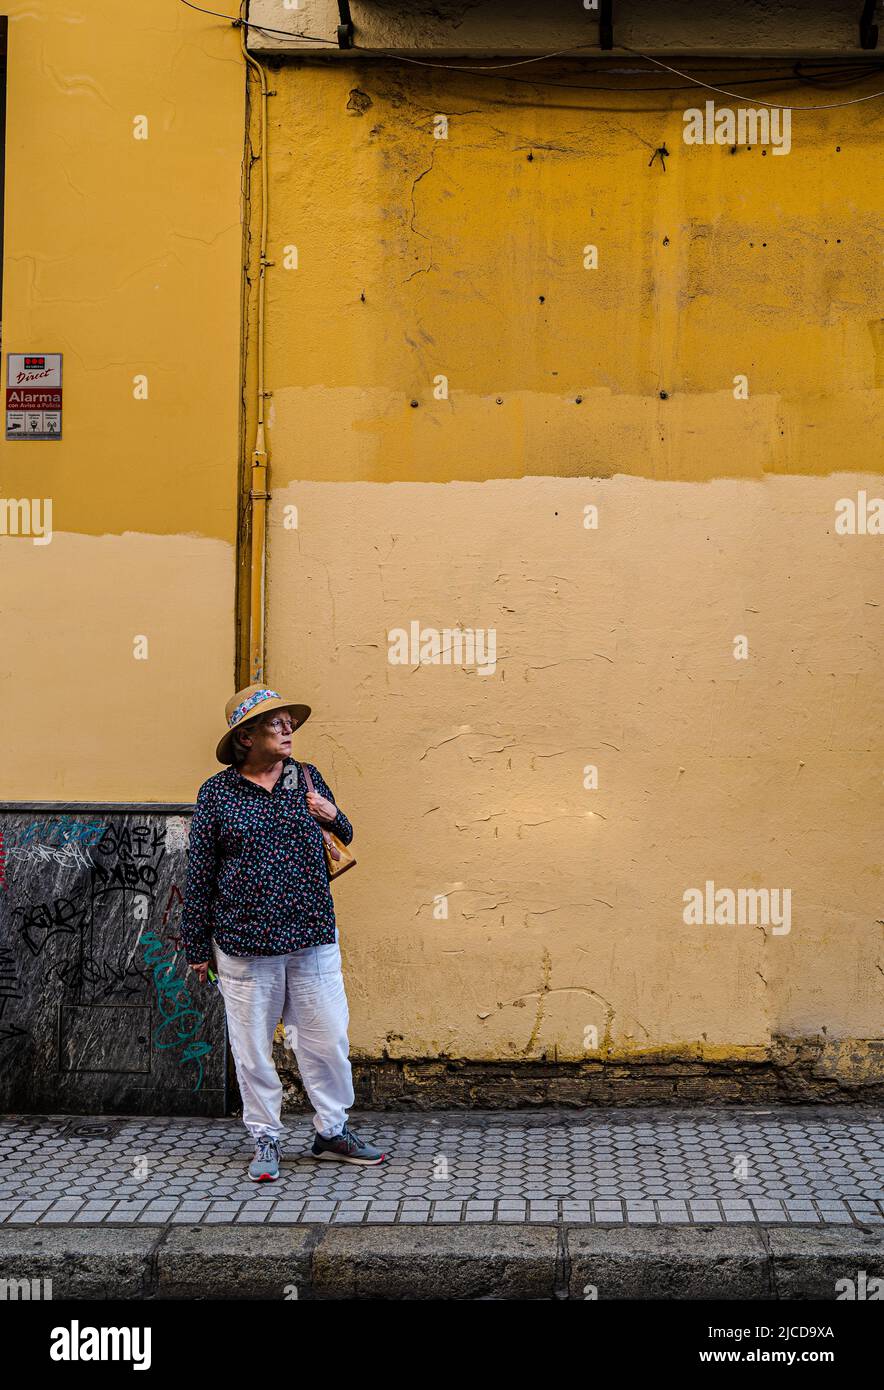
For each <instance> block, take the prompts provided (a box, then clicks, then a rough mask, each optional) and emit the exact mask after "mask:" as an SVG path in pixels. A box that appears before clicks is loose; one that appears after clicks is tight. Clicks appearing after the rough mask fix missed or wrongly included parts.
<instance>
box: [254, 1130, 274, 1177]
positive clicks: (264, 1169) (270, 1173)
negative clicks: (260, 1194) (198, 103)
mask: <svg viewBox="0 0 884 1390" xmlns="http://www.w3.org/2000/svg"><path fill="white" fill-rule="evenodd" d="M249 1177H250V1178H251V1180H252V1182H275V1181H276V1179H277V1178H278V1177H279V1141H278V1140H276V1139H274V1138H273V1136H272V1135H270V1134H259V1135H258V1138H257V1139H256V1140H255V1157H254V1158H253V1159H252V1161H251V1163H250V1164H249Z"/></svg>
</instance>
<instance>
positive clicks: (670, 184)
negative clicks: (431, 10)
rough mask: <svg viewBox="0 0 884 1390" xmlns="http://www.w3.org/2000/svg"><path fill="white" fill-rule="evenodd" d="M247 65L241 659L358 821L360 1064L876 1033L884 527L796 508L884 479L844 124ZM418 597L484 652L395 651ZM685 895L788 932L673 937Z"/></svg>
mask: <svg viewBox="0 0 884 1390" xmlns="http://www.w3.org/2000/svg"><path fill="white" fill-rule="evenodd" d="M552 76H554V77H555V78H556V79H558V80H561V79H562V78H563V77H564V79H565V80H568V75H567V70H564V71H563V70H555V71H554V72H553V73H552ZM570 77H571V79H572V80H579V76H577V72H576V70H571V72H570ZM712 80H713V81H714V78H713V79H712ZM272 85H273V86H274V87H275V88H276V89H277V91H278V95H277V97H276V98H275V99H273V101H272V103H271V113H272V119H271V156H270V158H271V178H272V198H271V210H270V253H269V254H270V256H271V257H272V258H274V259H275V260H276V262H277V267H278V268H277V269H275V270H274V272H273V275H272V279H271V282H270V284H271V303H272V310H271V313H270V318H269V324H268V340H267V341H268V372H269V380H270V384H271V385H272V388H273V398H272V411H271V423H272V429H271V435H270V438H271V444H270V450H271V479H272V488H273V501H272V503H271V508H270V539H269V579H268V594H269V603H268V608H269V633H268V662H269V666H268V669H269V672H270V674H271V677H272V679H273V682H274V683H275V684H276V685H277V686H278V687H283V688H285V689H288V690H291V691H292V692H293V697H294V698H297V699H307V700H309V701H311V702H312V703H313V705H314V708H315V709H316V711H317V712H316V714H314V716H313V719H312V721H311V723H310V725H309V726H308V727H307V728H306V729H305V731H304V733H303V735H302V736H300V738H299V740H297V741H296V742H297V744H298V746H299V748H300V751H301V753H302V754H303V755H304V756H309V757H311V758H313V759H315V760H316V762H317V763H318V764H319V766H320V768H321V769H322V771H323V773H324V775H325V776H326V777H327V778H328V779H329V781H330V782H331V784H332V786H333V788H334V789H335V791H336V793H337V795H338V797H339V799H340V801H341V804H342V805H343V806H344V808H345V809H346V810H347V811H348V812H349V813H350V814H351V815H352V818H353V820H354V821H355V824H356V837H357V838H356V841H355V844H354V848H355V849H356V850H357V853H358V856H359V868H358V870H357V872H355V873H354V874H351V875H348V876H347V878H346V879H345V880H343V881H342V882H341V884H340V885H339V887H338V888H336V890H335V892H336V898H337V901H338V905H339V916H340V921H341V930H342V936H343V940H344V942H345V951H346V960H347V965H348V970H349V976H348V978H349V989H350V998H351V1010H352V1014H353V1023H352V1034H351V1036H352V1039H353V1043H354V1048H355V1049H356V1050H357V1052H360V1053H364V1054H367V1055H378V1054H379V1053H382V1052H383V1051H384V1049H386V1050H387V1052H388V1053H389V1054H390V1055H391V1056H415V1055H417V1056H422V1055H431V1056H432V1055H436V1054H438V1053H440V1052H443V1053H447V1054H450V1055H454V1056H469V1057H476V1058H520V1057H524V1058H532V1057H540V1056H543V1055H547V1056H549V1057H558V1058H560V1059H562V1058H581V1057H591V1056H593V1055H596V1056H597V1055H599V1051H595V1052H593V1051H588V1050H587V1049H586V1046H585V1043H586V1039H587V1038H589V1039H591V1037H592V1034H591V1033H587V1032H586V1030H587V1028H592V1027H595V1028H597V1029H598V1037H599V1050H600V1052H601V1054H602V1055H610V1056H614V1055H621V1056H623V1055H636V1054H647V1052H648V1051H649V1050H658V1049H663V1050H665V1051H668V1052H669V1053H670V1054H671V1055H672V1054H674V1055H684V1054H685V1053H693V1054H696V1053H698V1052H699V1053H700V1054H702V1055H705V1056H708V1057H712V1058H727V1057H747V1056H748V1057H763V1056H764V1055H765V1050H766V1048H767V1047H768V1045H769V1043H770V1040H771V1038H772V1037H774V1036H789V1037H795V1038H808V1037H826V1038H828V1039H829V1040H832V1039H842V1038H854V1039H857V1038H859V1039H862V1038H868V1037H874V1036H877V1035H878V1034H880V1031H881V1020H882V1008H881V1004H882V996H881V983H882V970H881V966H882V960H881V950H880V943H881V927H880V922H879V921H877V918H879V917H880V911H879V908H878V906H877V904H878V901H879V897H880V868H879V863H880V856H879V854H878V852H877V850H876V847H875V844H876V838H877V831H876V827H878V826H879V825H880V751H881V732H880V731H881V715H882V703H884V702H882V686H881V674H880V640H881V612H882V607H881V604H882V595H881V547H882V545H884V537H877V536H868V535H867V536H860V535H856V536H840V535H836V533H835V528H834V521H835V511H834V508H835V504H836V502H837V501H838V499H839V498H841V497H843V496H845V495H846V496H855V495H856V493H857V490H858V489H860V488H865V489H866V491H867V492H868V494H869V496H870V497H871V496H875V495H880V494H881V493H882V492H884V488H882V485H881V481H880V472H881V466H882V455H881V450H880V439H881V400H882V397H881V384H882V376H881V369H882V359H881V348H882V333H881V329H882V325H881V321H880V319H879V318H877V317H876V315H877V314H879V313H880V309H879V308H878V306H880V303H881V270H880V255H879V254H878V250H877V249H876V248H877V245H878V239H877V230H876V221H877V217H876V207H877V195H876V183H877V174H876V172H875V171H876V168H877V163H878V155H879V146H880V137H879V130H880V119H881V115H880V109H879V108H877V107H876V106H875V104H874V103H867V104H863V105H857V106H854V107H851V108H848V109H846V110H840V111H833V112H830V113H828V114H825V115H816V116H814V115H804V114H800V113H795V115H794V117H793V132H792V140H793V149H792V152H791V153H790V154H789V155H786V156H773V155H772V153H771V151H770V150H768V152H767V153H766V154H762V152H761V150H760V149H758V148H755V149H752V150H751V151H750V150H747V149H745V148H740V149H738V150H737V152H736V153H734V154H732V153H731V151H730V149H728V148H725V149H722V148H717V147H712V148H709V147H705V146H703V147H698V148H694V147H690V148H689V147H687V146H686V145H685V144H684V142H683V140H682V130H683V119H682V112H683V110H684V109H685V107H686V106H687V105H692V104H694V98H693V97H692V96H688V97H687V98H685V97H683V96H682V95H681V94H679V95H678V96H677V97H675V98H672V97H668V96H665V95H663V94H661V93H654V94H650V93H648V94H634V95H631V96H628V97H622V98H619V99H618V98H616V97H608V96H600V95H599V94H597V93H592V94H589V93H577V94H567V95H563V94H562V93H561V92H555V91H552V90H545V89H542V88H537V89H535V88H533V87H530V86H529V87H524V86H519V87H518V88H514V89H513V90H512V91H511V92H510V93H509V94H507V93H506V91H505V89H503V88H502V87H501V86H500V85H492V84H490V83H487V82H482V81H480V80H479V79H476V78H474V79H468V78H466V77H463V76H453V75H452V74H449V73H445V74H438V73H433V74H428V73H426V72H424V71H420V72H415V70H413V69H407V68H405V67H396V66H389V65H377V64H370V63H361V64H360V63H347V64H345V65H344V66H340V65H339V64H334V65H330V66H328V67H323V66H321V65H319V64H315V65H307V64H298V65H289V66H286V65H284V66H282V67H281V68H280V69H279V70H277V71H274V72H273V74H272ZM761 90H762V91H764V89H761ZM872 90H875V87H874V84H873V83H872V84H865V85H864V86H862V87H859V88H856V89H852V90H851V91H850V92H847V93H844V91H843V89H842V90H841V91H836V92H835V94H834V95H829V94H825V95H824V97H820V96H819V95H818V94H817V93H816V92H815V91H813V90H812V89H807V88H796V89H792V90H790V89H786V91H787V92H788V93H789V95H785V94H780V95H779V96H776V95H775V96H772V97H770V98H769V99H773V100H777V99H779V100H789V99H791V100H793V101H795V102H796V103H799V104H801V103H805V102H812V101H814V100H822V99H828V100H837V99H839V97H840V98H842V99H843V97H844V96H845V95H846V96H852V95H858V94H862V93H864V92H868V91H872ZM354 92H358V93H359V94H360V95H359V96H357V97H354V96H353V93H354ZM366 97H367V98H368V99H369V101H370V105H368V104H367V103H366V100H365V98H366ZM701 99H702V94H701ZM719 104H724V105H726V104H727V100H726V99H725V98H722V99H720V103H719ZM732 104H733V103H732ZM354 107H355V108H356V109H357V110H362V112H363V114H356V111H354ZM606 108H613V109H606ZM461 111H462V112H463V113H464V114H463V115H459V114H458V113H459V112H461ZM439 113H445V114H447V115H448V116H449V119H450V126H449V137H448V139H447V140H435V139H433V136H432V118H433V116H434V115H435V114H439ZM664 144H665V146H666V148H667V149H668V150H669V151H670V157H669V158H668V159H667V160H666V168H665V172H664V170H663V168H661V165H660V162H659V159H658V160H656V161H655V162H654V163H653V164H651V165H649V160H650V158H651V155H652V154H653V152H654V150H655V149H656V148H657V147H659V146H662V145H664ZM839 147H840V148H839ZM529 156H533V157H532V158H529ZM667 239H668V245H667ZM587 244H595V245H597V247H598V251H599V269H598V270H597V271H587V270H585V269H584V268H583V265H582V255H583V248H584V246H585V245H587ZM291 245H296V246H297V248H298V268H297V269H296V270H294V269H293V270H285V269H283V268H282V267H283V257H284V253H285V248H286V247H287V246H291ZM363 295H364V299H363V297H362V296H363ZM541 296H543V302H542V303H541V302H540V297H541ZM440 373H441V374H444V375H445V376H446V377H447V378H448V381H449V398H448V399H447V400H436V399H434V396H433V380H434V378H435V377H436V376H437V374H440ZM739 373H744V374H745V375H746V376H747V377H748V385H749V397H748V399H747V400H737V399H735V398H734V377H735V376H736V375H737V374H739ZM661 391H665V392H666V393H667V399H665V400H662V399H661V398H660V395H659V393H660V392H661ZM578 396H580V397H582V403H581V404H580V405H578V404H576V398H577V397H578ZM413 400H414V401H417V402H418V405H417V407H416V408H415V407H412V405H411V402H412V401H413ZM498 402H500V403H498ZM589 504H594V505H596V506H597V507H598V509H599V526H598V529H597V530H587V529H585V528H584V525H583V520H584V508H585V506H587V505H589ZM287 507H296V508H297V520H298V527H297V530H294V529H291V525H290V523H291V518H292V515H293V514H292V513H288V514H287V513H286V511H285V509H286V508H287ZM287 516H288V524H287ZM412 620H417V621H419V622H420V623H421V624H422V625H428V626H434V627H436V628H439V629H442V628H444V627H456V626H458V625H460V626H462V627H472V628H488V627H493V628H495V629H496V631H497V643H498V664H497V670H496V673H495V674H494V675H490V676H486V677H482V676H479V675H477V674H476V672H475V670H470V669H466V670H463V669H456V668H452V667H445V666H429V665H425V666H417V667H415V668H412V667H404V666H396V665H391V664H389V662H388V660H387V650H388V641H387V634H388V632H389V631H390V630H391V629H393V628H396V627H404V628H408V626H409V623H410V622H411V621H412ZM741 634H742V635H745V636H746V637H747V638H748V643H749V657H748V660H746V661H738V660H735V658H734V654H733V652H734V647H733V643H734V638H735V637H736V636H738V635H741ZM295 751H296V756H297V755H298V747H296V750H295ZM590 764H592V765H595V766H597V767H598V770H599V773H598V775H599V788H598V790H594V791H593V790H584V787H583V775H584V773H583V770H584V767H586V766H587V765H590ZM707 879H711V880H713V881H714V882H715V884H716V886H718V887H730V888H732V889H737V888H740V887H755V888H757V887H768V888H787V887H788V888H790V889H791V890H792V899H793V908H792V914H793V916H792V929H791V931H790V932H789V933H788V934H782V935H774V934H773V933H772V932H771V931H770V929H768V930H767V931H765V930H762V929H760V928H759V927H757V926H755V927H753V926H751V925H746V926H732V927H728V926H718V927H696V926H694V927H689V926H686V925H685V923H684V921H683V919H682V912H683V907H684V902H683V894H684V892H685V890H686V889H688V888H691V887H703V885H704V884H705V882H706V880H707ZM441 894H445V895H449V896H448V905H449V916H448V919H447V920H438V919H436V918H435V917H434V915H433V912H434V902H435V899H436V897H437V895H441ZM848 1054H849V1050H848ZM874 1066H875V1063H874V1060H873V1057H872V1055H871V1053H870V1052H869V1051H868V1050H867V1049H864V1048H862V1047H859V1048H854V1049H853V1052H852V1056H850V1055H847V1058H846V1060H845V1056H844V1055H842V1053H839V1056H838V1060H837V1068H840V1069H841V1071H842V1072H843V1071H845V1069H846V1072H848V1073H850V1074H852V1075H859V1076H862V1075H866V1076H868V1074H869V1072H870V1069H871V1070H874Z"/></svg>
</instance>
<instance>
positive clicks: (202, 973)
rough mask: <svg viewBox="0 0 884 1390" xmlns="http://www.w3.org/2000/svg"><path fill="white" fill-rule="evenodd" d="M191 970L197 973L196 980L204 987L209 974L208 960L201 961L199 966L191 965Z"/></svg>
mask: <svg viewBox="0 0 884 1390" xmlns="http://www.w3.org/2000/svg"><path fill="white" fill-rule="evenodd" d="M190 968H191V970H193V971H195V972H196V978H197V979H198V980H199V982H200V984H201V985H204V984H205V983H206V980H207V978H208V974H209V962H208V961H207V960H204V961H200V963H199V965H191V967H190Z"/></svg>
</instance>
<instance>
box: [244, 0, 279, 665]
mask: <svg viewBox="0 0 884 1390" xmlns="http://www.w3.org/2000/svg"><path fill="white" fill-rule="evenodd" d="M245 15H246V0H242V7H241V10H240V17H241V18H242V19H243V20H244V19H245ZM239 32H240V43H241V44H242V51H243V57H244V58H245V61H246V63H248V65H249V66H250V67H252V68H254V70H255V72H256V73H257V74H258V80H259V82H260V84H261V117H260V123H261V242H260V247H259V272H258V409H257V417H258V418H257V426H256V429H255V447H254V448H253V450H252V480H251V487H250V489H249V514H250V522H251V526H250V532H251V552H250V576H249V672H250V674H249V684H250V685H251V684H255V683H257V682H258V681H262V680H263V679H264V577H265V568H266V536H267V499H268V497H269V496H270V494H269V492H268V491H267V446H266V441H265V435H264V400H265V396H266V394H267V393H266V392H265V389H264V276H265V272H266V270H267V266H268V265H272V262H271V261H268V259H267V182H268V180H267V97H268V95H269V93H268V90H267V77H266V74H265V72H264V69H263V68H262V66H261V64H260V63H259V62H258V61H257V60H256V59H255V58H253V57H252V55H251V53H250V52H249V50H248V47H247V44H246V35H247V33H248V30H247V28H246V25H245V24H242V25H241V27H240V31H239Z"/></svg>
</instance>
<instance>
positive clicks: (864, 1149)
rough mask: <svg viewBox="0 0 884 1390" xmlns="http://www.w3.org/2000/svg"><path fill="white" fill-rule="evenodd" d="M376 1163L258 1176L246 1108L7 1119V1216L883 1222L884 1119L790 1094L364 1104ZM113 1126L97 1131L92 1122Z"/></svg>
mask: <svg viewBox="0 0 884 1390" xmlns="http://www.w3.org/2000/svg"><path fill="white" fill-rule="evenodd" d="M352 1124H353V1128H354V1129H355V1130H356V1132H357V1133H358V1134H359V1135H360V1137H362V1138H367V1139H370V1140H371V1141H372V1142H373V1143H375V1144H377V1145H378V1146H379V1147H381V1148H382V1149H385V1150H387V1151H388V1152H389V1153H390V1158H389V1159H388V1160H387V1162H386V1163H384V1164H382V1165H380V1166H379V1167H376V1168H359V1167H356V1166H354V1165H350V1164H342V1163H338V1162H331V1161H324V1162H317V1161H316V1160H315V1159H313V1158H310V1157H309V1156H308V1154H307V1149H308V1147H309V1145H310V1143H311V1141H312V1136H313V1129H312V1126H311V1122H310V1119H309V1117H308V1116H303V1115H296V1116H289V1117H287V1125H288V1137H287V1140H285V1141H284V1143H283V1159H282V1165H281V1176H280V1178H279V1180H278V1181H277V1182H275V1183H252V1182H249V1180H248V1178H247V1177H246V1176H245V1170H246V1167H247V1165H248V1162H249V1159H250V1158H251V1155H252V1148H251V1145H250V1144H249V1142H248V1139H247V1136H246V1135H245V1131H244V1130H243V1128H242V1125H241V1123H240V1122H239V1121H238V1120H233V1119H223V1120H205V1119H178V1118H175V1119H144V1118H119V1117H117V1118H114V1119H109V1118H107V1117H103V1118H102V1117H94V1116H93V1117H89V1118H86V1117H72V1116H70V1115H56V1116H21V1115H10V1116H6V1117H0V1223H2V1224H5V1225H15V1224H23V1223H24V1224H33V1223H40V1224H41V1225H50V1224H51V1225H58V1224H64V1223H78V1224H87V1225H113V1224H120V1223H122V1224H132V1225H136V1224H163V1223H166V1222H174V1223H188V1224H194V1223H202V1224H210V1223H235V1224H243V1223H265V1222H268V1223H270V1222H276V1223H288V1224H297V1223H311V1222H323V1223H326V1222H346V1223H363V1222H364V1223H384V1224H390V1223H397V1224H404V1223H421V1224H438V1223H450V1222H470V1221H476V1222H494V1221H496V1222H507V1223H511V1222H541V1223H544V1224H549V1223H551V1222H566V1223H571V1224H573V1223H575V1222H576V1223H581V1222H583V1223H587V1224H593V1225H619V1224H624V1223H625V1224H630V1225H636V1224H640V1225H663V1224H666V1225H671V1224H675V1225H706V1224H709V1223H712V1222H714V1223H719V1224H734V1223H746V1222H748V1223H759V1224H762V1225H769V1224H773V1223H783V1224H789V1225H809V1226H817V1227H819V1226H821V1225H839V1226H847V1225H857V1226H866V1227H875V1226H881V1225H882V1224H884V1116H882V1115H881V1113H880V1112H878V1111H872V1110H867V1109H864V1110H858V1109H851V1110H849V1111H848V1110H845V1109H844V1108H843V1107H839V1108H823V1107H814V1108H802V1109H801V1110H796V1109H794V1108H783V1109H777V1110H744V1109H732V1110H727V1109H715V1110H708V1109H705V1108H704V1109H696V1110H682V1111H672V1110H665V1111H664V1110H655V1111H650V1110H643V1111H638V1110H631V1111H612V1110H607V1111H601V1110H592V1111H583V1112H575V1111H569V1112H565V1113H563V1112H561V1111H548V1110H547V1111H532V1112H525V1111H513V1112H509V1113H501V1112H500V1111H494V1112H480V1113H477V1112H475V1111H471V1112H469V1111H463V1112H461V1111H458V1112H456V1113H455V1112H445V1113H440V1112H435V1113H431V1114H422V1115H415V1114H390V1113H382V1114H368V1113H365V1112H361V1113H360V1114H359V1115H355V1114H354V1115H353V1116H352ZM103 1127H106V1128H104V1132H103V1133H102V1135H101V1137H90V1132H91V1133H92V1135H93V1136H94V1135H95V1132H96V1130H102V1128H103Z"/></svg>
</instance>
